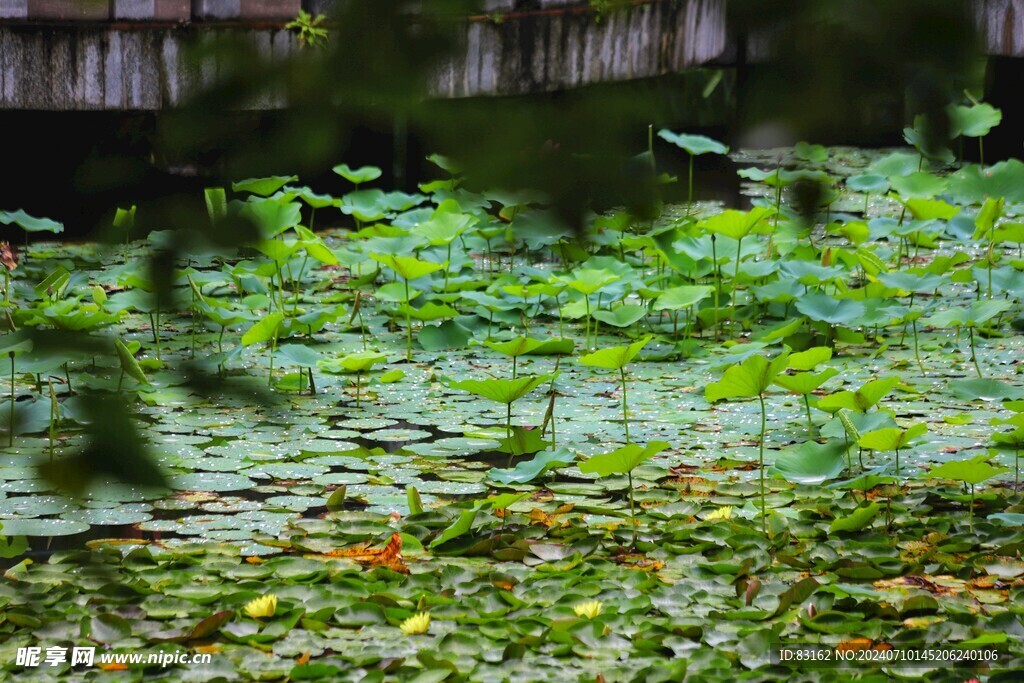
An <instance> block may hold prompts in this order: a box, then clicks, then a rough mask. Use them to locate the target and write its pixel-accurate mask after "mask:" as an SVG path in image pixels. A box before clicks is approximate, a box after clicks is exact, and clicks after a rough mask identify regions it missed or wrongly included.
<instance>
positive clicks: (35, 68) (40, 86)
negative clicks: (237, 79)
mask: <svg viewBox="0 0 1024 683" xmlns="http://www.w3.org/2000/svg"><path fill="white" fill-rule="evenodd" d="M222 32H231V33H233V34H235V35H238V34H241V35H243V36H244V37H245V38H246V39H247V40H249V41H251V42H252V43H253V44H255V45H256V46H258V48H259V50H260V51H261V53H262V54H265V55H268V56H272V57H284V56H287V55H288V54H290V52H291V51H292V50H293V49H295V46H294V38H293V36H292V35H291V34H290V33H289V32H288V31H285V30H283V29H277V30H245V29H201V30H200V29H167V28H163V29H152V30H114V29H109V28H104V27H100V26H95V27H92V26H82V27H76V28H74V29H67V28H65V27H49V28H48V27H38V26H33V27H0V108H3V109H41V110H51V111H52V110H58V111H59V110H157V109H165V108H168V107H173V106H174V105H176V104H179V103H181V102H182V101H183V100H184V98H185V97H186V95H187V93H189V92H190V91H191V90H192V89H193V88H195V87H196V86H197V85H198V84H202V83H205V82H210V81H211V80H212V79H214V78H216V75H217V69H216V64H207V65H204V66H203V67H202V68H198V67H196V66H195V65H190V64H189V63H188V62H187V61H186V60H185V59H184V52H185V49H186V44H187V43H188V42H189V41H192V40H213V39H216V37H217V35H218V34H220V33H222ZM282 104H283V103H282V102H261V103H255V104H254V107H258V108H264V107H265V108H274V107H278V106H281V105H282Z"/></svg>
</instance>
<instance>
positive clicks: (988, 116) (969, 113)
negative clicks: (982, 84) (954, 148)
mask: <svg viewBox="0 0 1024 683" xmlns="http://www.w3.org/2000/svg"><path fill="white" fill-rule="evenodd" d="M946 111H947V112H948V113H949V123H950V130H949V136H950V137H951V138H955V137H959V136H961V135H963V136H964V137H968V138H982V137H985V136H986V135H988V134H989V132H990V131H991V130H992V129H993V128H995V127H996V126H998V125H999V124H1000V122H1001V121H1002V120H1003V113H1002V112H1001V111H1000V110H998V109H996V108H995V107H993V106H992V105H991V104H985V103H983V102H980V103H978V104H975V105H972V106H970V107H966V106H963V105H958V106H950V107H948V108H947V109H946Z"/></svg>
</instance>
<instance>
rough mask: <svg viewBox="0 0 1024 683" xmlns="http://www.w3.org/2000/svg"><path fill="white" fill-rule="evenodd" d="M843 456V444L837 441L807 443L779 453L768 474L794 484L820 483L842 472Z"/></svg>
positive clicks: (844, 446)
mask: <svg viewBox="0 0 1024 683" xmlns="http://www.w3.org/2000/svg"><path fill="white" fill-rule="evenodd" d="M845 455H846V445H845V444H844V443H843V442H842V441H841V440H839V439H833V440H831V441H827V442H826V443H823V444H819V443H817V442H814V441H807V442H805V443H803V444H801V445H799V446H794V447H790V448H787V449H785V450H783V451H782V452H781V453H779V455H778V456H777V457H776V458H775V464H774V465H773V466H772V468H771V471H772V472H774V473H775V474H778V475H781V476H782V477H783V478H785V479H786V481H789V482H792V483H794V484H821V483H823V482H826V481H828V480H829V479H834V478H836V477H838V476H839V475H840V474H841V473H842V471H843V468H844V467H845V461H844V457H845Z"/></svg>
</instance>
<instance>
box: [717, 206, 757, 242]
mask: <svg viewBox="0 0 1024 683" xmlns="http://www.w3.org/2000/svg"><path fill="white" fill-rule="evenodd" d="M773 213H774V209H767V208H765V207H755V208H753V209H751V210H750V211H737V210H735V209H727V210H725V211H722V212H721V213H718V214H715V215H714V216H712V217H710V218H708V219H707V220H705V221H704V222H703V223H702V225H703V226H704V229H705V230H708V231H709V232H713V233H717V234H719V235H725V236H726V237H731V238H732V239H734V240H738V239H743V238H744V237H746V236H747V235H749V234H750V233H752V232H758V231H762V230H767V229H768V228H770V227H771V223H770V222H769V220H768V219H769V218H770V217H771V216H772V214H773Z"/></svg>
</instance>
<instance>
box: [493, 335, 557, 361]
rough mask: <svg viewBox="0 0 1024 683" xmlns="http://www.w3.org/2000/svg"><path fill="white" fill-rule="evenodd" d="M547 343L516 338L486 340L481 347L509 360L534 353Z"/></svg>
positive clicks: (528, 338)
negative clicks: (499, 340) (497, 340)
mask: <svg viewBox="0 0 1024 683" xmlns="http://www.w3.org/2000/svg"><path fill="white" fill-rule="evenodd" d="M545 343H547V342H545V341H543V340H540V339H532V338H530V337H516V338H515V339H510V340H508V341H502V342H496V341H491V340H487V341H485V342H483V345H484V346H486V347H487V348H489V349H491V350H492V351H497V352H498V353H500V354H503V355H505V356H508V357H509V358H517V357H519V356H522V355H525V354H528V353H530V352H531V351H535V350H536V349H539V348H540V347H542V346H544V344H545Z"/></svg>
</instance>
